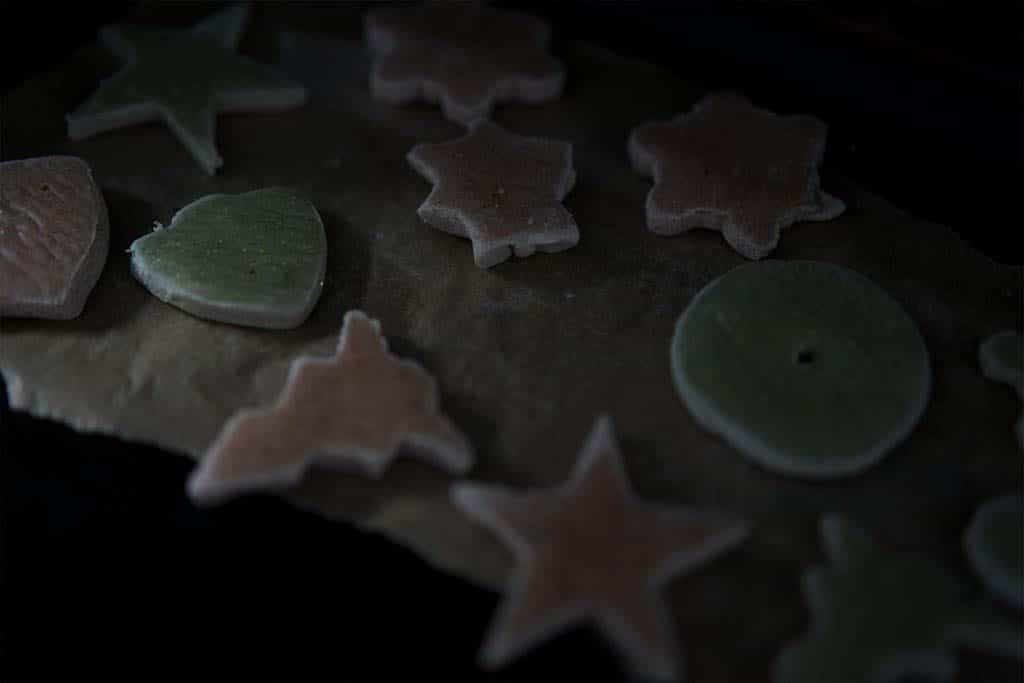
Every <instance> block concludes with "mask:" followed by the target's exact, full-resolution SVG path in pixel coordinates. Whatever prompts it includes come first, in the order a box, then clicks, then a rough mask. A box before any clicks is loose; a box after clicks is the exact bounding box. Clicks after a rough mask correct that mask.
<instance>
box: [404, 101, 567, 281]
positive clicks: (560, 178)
mask: <svg viewBox="0 0 1024 683" xmlns="http://www.w3.org/2000/svg"><path fill="white" fill-rule="evenodd" d="M406 158H407V159H408V161H409V163H410V164H411V165H412V167H413V168H414V169H416V171H418V172H419V173H420V175H422V176H423V177H424V178H426V179H427V180H429V181H430V182H431V183H433V184H434V189H433V190H431V192H430V194H429V195H428V196H427V199H426V200H425V201H424V202H423V204H421V205H420V207H419V209H418V210H417V213H418V214H419V216H420V218H421V219H422V220H423V222H425V223H427V224H428V225H432V226H433V227H435V228H437V229H438V230H442V231H444V232H447V233H451V234H453V235H458V236H459V237H467V238H469V239H470V240H471V241H472V242H473V260H474V262H476V265H478V266H480V267H481V268H490V267H491V266H493V265H496V264H498V263H501V262H502V261H504V260H506V259H507V258H508V257H509V256H510V255H511V254H512V253H513V252H514V253H515V255H516V256H520V257H524V256H529V255H530V254H532V253H533V252H534V251H535V250H538V249H539V250H540V251H543V252H558V251H564V250H566V249H569V248H571V247H574V246H576V244H577V243H578V242H579V240H580V232H579V228H578V227H577V226H576V221H575V220H574V219H573V217H572V214H570V213H569V212H568V211H567V210H566V209H565V207H564V206H562V204H561V201H562V199H564V198H565V196H566V195H567V194H569V191H570V190H571V189H572V187H573V185H574V184H575V182H576V171H575V170H574V168H573V163H572V145H571V144H570V143H568V142H560V141H554V140H542V139H540V138H531V137H526V136H522V135H516V134H515V133H510V132H509V131H507V130H505V129H504V128H501V127H500V126H498V125H496V124H493V123H491V122H489V121H478V122H476V123H474V124H472V125H471V126H470V132H469V133H468V134H466V135H465V136H463V137H461V138H458V139H456V140H451V141H448V142H441V143H437V144H420V145H416V146H415V147H413V148H412V150H411V151H410V152H409V154H408V156H407V157H406Z"/></svg>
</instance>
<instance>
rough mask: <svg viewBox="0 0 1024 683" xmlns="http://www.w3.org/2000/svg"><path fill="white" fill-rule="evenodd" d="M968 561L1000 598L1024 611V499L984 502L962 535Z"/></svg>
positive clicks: (1014, 497)
mask: <svg viewBox="0 0 1024 683" xmlns="http://www.w3.org/2000/svg"><path fill="white" fill-rule="evenodd" d="M964 551H965V552H966V554H967V562H968V564H970V565H971V568H972V569H973V570H974V573H975V574H977V575H978V577H979V578H980V579H981V580H982V582H983V583H984V584H985V586H986V587H987V588H988V589H989V590H990V591H992V592H993V593H994V594H995V595H996V596H998V597H999V598H1000V599H1002V600H1004V601H1006V602H1008V603H1010V604H1012V605H1014V606H1015V607H1017V609H1024V498H1022V497H1021V496H1019V495H1017V496H1002V497H999V498H994V499H992V500H990V501H989V502H987V503H985V504H984V505H983V506H981V508H979V509H978V511H977V512H976V513H975V514H974V517H973V518H972V519H971V523H970V524H969V525H968V527H967V531H965V532H964Z"/></svg>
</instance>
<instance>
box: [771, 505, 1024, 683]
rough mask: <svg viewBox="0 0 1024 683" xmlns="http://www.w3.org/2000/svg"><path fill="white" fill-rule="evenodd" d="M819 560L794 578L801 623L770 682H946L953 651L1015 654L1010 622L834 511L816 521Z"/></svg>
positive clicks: (1019, 649) (1019, 637) (931, 567)
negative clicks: (803, 627) (805, 621)
mask: <svg viewBox="0 0 1024 683" xmlns="http://www.w3.org/2000/svg"><path fill="white" fill-rule="evenodd" d="M821 535H822V540H823V543H824V545H825V553H826V555H827V556H828V559H829V564H828V565H827V566H818V567H814V568H812V569H810V570H809V571H807V572H806V573H805V574H804V576H803V583H802V587H803V592H804V596H805V598H806V600H807V603H808V605H809V607H810V610H811V629H810V633H808V634H807V635H806V636H805V637H803V638H802V639H800V640H798V641H796V642H794V643H791V644H790V645H789V646H787V647H786V648H785V649H784V650H783V651H782V653H781V654H780V656H779V657H778V659H777V660H776V662H775V680H776V681H777V683H796V682H797V681H806V682H807V683H821V682H822V681H828V682H829V683H840V682H843V681H864V682H868V681H870V682H873V683H878V682H884V681H894V680H897V679H899V678H900V677H905V676H913V675H917V676H925V677H927V678H928V679H929V680H940V681H946V680H950V679H951V678H953V676H954V674H955V673H956V660H955V659H954V655H955V648H956V646H958V645H970V646H972V647H976V648H978V649H980V650H984V651H986V652H992V653H995V654H1000V655H1005V656H1011V657H1016V658H1018V659H1020V658H1024V646H1022V642H1024V633H1021V630H1020V625H1019V624H1014V623H1013V622H1012V621H1010V620H1007V619H1005V618H1004V617H1002V616H1001V615H999V613H998V611H997V610H996V609H995V607H994V606H993V605H992V604H990V603H989V602H988V601H986V600H983V599H981V598H978V597H975V596H973V595H971V594H970V593H969V592H968V591H966V590H965V587H964V586H962V585H960V583H959V582H958V581H956V579H955V578H954V577H951V576H948V575H946V574H944V573H943V572H942V571H941V570H939V569H936V562H934V561H927V560H925V559H924V558H920V559H918V558H913V557H901V556H897V555H894V554H893V553H890V552H887V551H886V550H884V549H882V548H880V547H878V546H877V545H876V544H875V543H874V541H873V540H872V539H871V538H870V537H869V536H868V534H867V533H866V532H864V531H863V530H862V529H859V528H857V527H856V526H854V525H852V524H850V523H849V522H847V521H846V520H844V519H842V518H840V517H836V516H831V515H829V516H826V517H825V518H823V519H822V522H821Z"/></svg>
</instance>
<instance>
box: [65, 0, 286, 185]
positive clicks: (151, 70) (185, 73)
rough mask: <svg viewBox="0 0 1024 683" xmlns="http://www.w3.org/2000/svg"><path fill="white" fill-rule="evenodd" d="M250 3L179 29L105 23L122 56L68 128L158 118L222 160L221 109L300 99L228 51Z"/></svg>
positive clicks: (207, 164)
mask: <svg viewBox="0 0 1024 683" xmlns="http://www.w3.org/2000/svg"><path fill="white" fill-rule="evenodd" d="M249 14H250V10H249V7H248V6H247V5H234V6H231V7H228V8H227V9H224V10H221V11H220V12H217V13H216V14H213V15H211V16H209V17H207V18H206V19H204V20H203V21H201V22H199V23H198V24H196V25H194V26H192V27H191V28H189V29H186V30H184V31H182V30H172V29H166V28H153V27H148V26H129V25H117V26H107V27H105V28H103V29H102V30H101V31H100V33H99V40H100V42H101V43H102V44H103V45H104V46H105V47H106V48H107V49H108V50H110V51H111V52H113V53H114V54H115V55H117V56H118V57H120V58H121V59H123V60H124V61H125V62H127V65H126V66H125V67H124V68H123V69H122V70H121V71H119V72H117V73H116V74H114V75H113V76H111V77H110V78H108V79H107V80H105V81H103V82H102V83H101V84H100V87H99V89H97V90H96V92H95V93H93V94H92V96H91V97H90V98H89V99H88V100H86V102H85V103H84V104H82V106H80V107H79V108H78V109H77V110H76V111H75V112H73V113H72V114H69V115H68V117H67V122H68V136H69V137H70V138H71V139H72V140H82V139H84V138H88V137H91V136H93V135H96V134H97V133H104V132H106V131H109V130H114V129H116V128H121V127H124V126H131V125H135V124H139V123H146V122H149V121H163V122H165V123H166V124H167V125H168V126H170V128H171V130H172V131H173V132H174V134H175V135H176V136H177V137H178V139H179V140H180V141H181V142H182V144H184V145H185V148H186V149H187V150H188V151H189V153H190V154H191V155H192V157H193V158H194V159H195V160H196V161H197V162H198V163H199V165H200V166H202V167H203V169H204V170H205V171H206V172H207V173H209V174H211V175H213V174H214V173H216V170H217V169H218V168H219V167H220V166H221V165H222V164H223V160H222V159H221V157H220V154H218V153H217V147H216V145H215V144H214V130H215V126H216V115H217V114H218V113H220V112H228V113H230V112H241V111H247V112H252V111H278V110H282V109H288V108H291V107H295V106H298V105H300V104H302V103H303V102H304V101H305V99H306V90H305V88H303V87H302V86H301V85H299V84H297V83H294V82H293V81H291V80H289V79H287V78H285V77H284V76H283V75H281V74H280V73H278V72H277V71H275V70H273V69H271V68H269V67H266V66H264V65H262V64H258V63H257V62H254V61H252V60H250V59H248V58H246V57H243V56H241V55H239V54H237V52H236V51H235V50H236V48H237V46H238V42H239V40H240V39H241V37H242V33H243V31H244V30H245V25H246V23H247V21H248V19H249Z"/></svg>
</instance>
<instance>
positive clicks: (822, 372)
mask: <svg viewBox="0 0 1024 683" xmlns="http://www.w3.org/2000/svg"><path fill="white" fill-rule="evenodd" d="M671 354H672V362H673V373H674V376H675V380H676V386H677V388H678V389H679V391H680V394H681V396H682V397H683V400H684V402H685V403H686V404H687V406H688V407H689V408H690V410H691V411H692V412H693V413H694V416H695V417H696V418H697V420H698V422H700V423H701V424H703V425H704V426H705V427H706V428H708V429H710V430H711V431H714V432H716V433H720V434H722V436H723V437H724V438H725V439H726V440H727V441H729V442H730V443H731V444H733V445H734V446H736V447H737V448H738V449H739V450H740V451H742V452H743V453H745V454H746V455H747V456H749V457H751V458H753V459H754V460H756V461H757V462H759V463H760V464H762V465H764V466H765V467H768V468H769V469H772V470H776V471H780V472H784V473H787V474H797V475H806V476H836V475H842V474H850V473H853V472H856V471H859V470H862V469H863V468H865V467H867V466H869V465H870V464H872V463H874V462H876V461H877V460H878V459H879V458H880V457H882V456H883V455H884V454H885V452H886V451H887V450H888V449H889V447H890V446H891V445H892V444H893V443H895V442H896V441H897V440H898V439H900V438H901V437H903V436H904V435H905V434H906V433H907V432H908V431H909V430H910V428H911V426H912V424H913V423H914V422H916V419H917V417H918V416H919V415H920V414H921V411H922V410H923V408H924V402H925V400H926V398H927V393H928V389H929V383H930V375H931V371H930V368H929V364H928V352H927V349H926V348H925V346H924V341H923V340H922V338H921V335H920V334H919V333H918V331H917V327H916V325H915V324H914V322H913V321H912V320H910V318H909V317H907V315H906V313H904V312H903V310H902V309H901V308H900V307H899V305H898V304H897V303H896V302H895V301H893V300H892V298H890V297H889V296H888V295H886V294H885V292H883V291H882V290H881V289H879V288H878V287H877V286H875V285H874V284H872V283H871V282H870V281H869V280H868V279H867V278H865V277H863V276H861V275H859V274H857V273H855V272H854V271H851V270H849V269H846V268H842V267H840V266H836V265H834V264H829V263H814V262H809V261H800V262H796V261H787V262H783V261H767V262H763V263H754V264H749V265H745V266H741V267H739V268H736V269H734V270H732V271H730V272H729V273H728V274H726V275H724V276H722V277H721V278H720V279H718V280H716V281H715V282H713V283H711V284H709V285H708V286H707V287H706V288H705V289H704V290H703V291H701V293H700V294H698V295H697V297H696V298H695V299H694V301H693V302H692V303H691V304H690V306H689V307H688V308H687V310H686V311H685V313H684V314H683V316H682V317H681V318H680V321H679V323H678V325H677V327H676V333H675V336H674V337H673V340H672V347H671Z"/></svg>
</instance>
